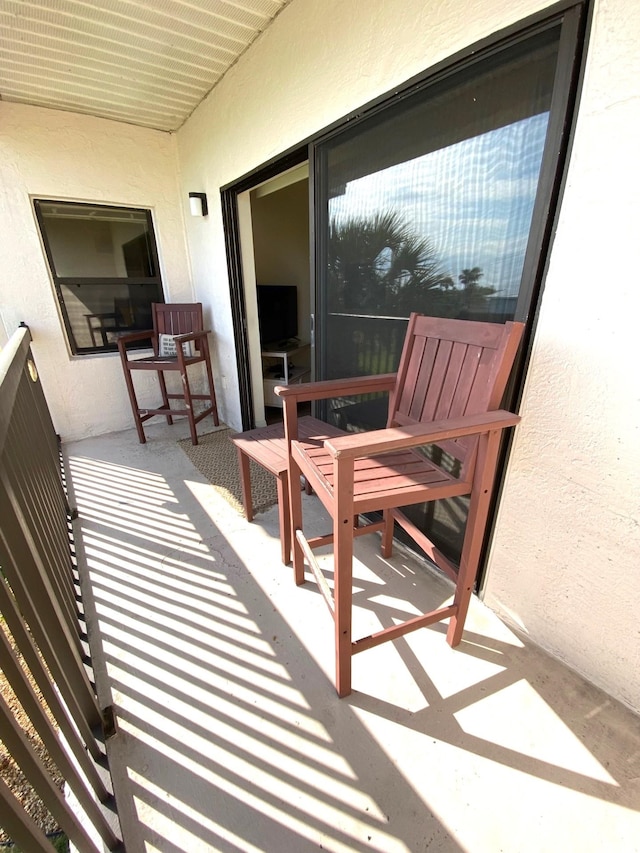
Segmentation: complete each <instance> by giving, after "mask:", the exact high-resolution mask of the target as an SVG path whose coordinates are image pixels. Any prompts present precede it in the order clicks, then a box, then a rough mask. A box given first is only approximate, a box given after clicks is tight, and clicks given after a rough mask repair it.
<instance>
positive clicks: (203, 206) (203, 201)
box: [189, 193, 209, 216]
mask: <svg viewBox="0 0 640 853" xmlns="http://www.w3.org/2000/svg"><path fill="white" fill-rule="evenodd" d="M189 208H190V210H191V215H192V216H207V214H208V213H209V208H208V206H207V194H206V193H189Z"/></svg>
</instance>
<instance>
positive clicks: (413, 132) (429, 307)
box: [315, 7, 580, 562]
mask: <svg viewBox="0 0 640 853" xmlns="http://www.w3.org/2000/svg"><path fill="white" fill-rule="evenodd" d="M579 21H580V10H579V8H578V7H575V9H573V10H567V12H566V13H563V14H560V15H558V16H557V17H556V18H555V19H551V20H548V21H543V22H541V23H540V24H539V25H536V26H532V27H530V28H529V29H528V30H527V31H525V32H523V33H514V34H513V35H512V36H509V37H507V38H505V40H504V41H503V42H502V43H501V44H496V45H493V46H492V47H491V49H488V50H485V51H477V52H476V51H474V52H473V53H472V54H470V55H469V56H468V57H465V58H464V60H462V61H460V62H459V63H458V64H457V65H456V66H455V67H452V68H449V69H447V70H446V73H444V72H442V73H440V74H438V75H434V76H433V78H427V79H425V80H424V81H422V82H420V83H419V84H417V85H416V86H415V87H414V88H413V89H410V90H407V92H405V93H403V96H402V97H398V96H393V97H391V98H389V99H387V100H386V101H385V102H384V103H382V104H380V105H378V106H376V107H374V108H372V109H371V110H370V111H368V112H367V111H365V112H364V113H363V115H362V116H361V117H359V118H358V119H355V120H354V121H352V122H349V123H347V124H344V125H342V126H340V127H338V128H337V129H335V130H332V131H330V133H329V134H328V135H327V136H326V137H325V139H323V140H321V141H320V142H319V143H318V144H317V145H316V149H315V154H316V170H315V176H316V185H315V216H316V221H315V226H316V227H315V235H316V240H317V244H316V316H315V320H316V324H315V328H316V367H317V372H316V378H318V379H321V380H322V379H337V378H341V377H345V376H357V375H362V374H373V373H387V372H391V371H394V370H396V369H397V366H398V361H399V358H400V351H401V347H402V343H403V340H404V332H405V329H406V324H407V317H408V316H409V313H410V312H411V311H421V312H423V313H425V314H429V315H432V316H443V317H458V318H461V319H470V320H482V321H493V322H504V321H505V320H510V319H513V318H516V319H518V320H523V321H526V320H527V319H528V318H529V317H530V314H531V305H532V302H533V300H534V299H535V295H536V291H537V289H538V288H539V287H540V279H539V278H538V276H539V275H540V271H541V269H542V266H543V260H542V259H543V253H544V250H545V247H544V244H543V242H542V241H543V240H544V235H545V233H546V232H547V225H546V222H545V220H546V215H547V214H546V213H545V212H546V211H548V210H549V207H550V202H551V197H552V194H553V192H554V180H555V177H554V176H555V175H557V174H559V171H560V169H561V167H562V163H561V161H560V160H558V152H559V151H561V150H562V144H561V140H560V138H559V134H560V133H561V131H562V129H563V128H566V127H567V126H568V125H569V122H568V121H567V119H566V110H567V109H568V107H569V106H570V104H571V91H570V90H569V89H568V88H567V84H570V83H571V81H572V80H573V79H575V78H574V77H573V76H572V75H570V74H568V73H567V70H568V68H569V67H570V66H571V63H572V62H575V61H577V59H578V57H579V51H578V50H577V45H578V44H579V39H578V33H579ZM563 113H565V115H563ZM323 405H324V408H321V409H320V412H319V413H320V416H321V417H323V418H324V419H326V420H327V421H329V422H330V423H335V424H336V425H338V426H340V427H341V428H343V429H347V430H353V431H358V430H360V429H371V428H373V429H376V428H379V427H382V426H384V424H385V422H386V418H387V400H386V396H383V395H379V396H373V395H370V396H368V397H365V398H339V399H334V400H332V401H327V402H326V403H324V404H323ZM405 511H406V513H407V515H408V516H409V518H411V520H412V521H413V522H414V523H415V524H416V525H417V526H418V527H419V528H420V529H422V530H423V531H424V532H426V533H427V535H428V536H429V538H430V539H432V541H434V542H435V543H436V544H437V546H438V547H439V548H440V549H441V550H442V551H443V552H444V554H445V555H446V556H447V557H449V559H451V560H452V561H454V562H458V561H459V558H460V549H461V546H462V537H463V533H464V528H465V521H466V517H467V512H468V503H467V501H466V500H465V499H461V498H455V499H449V500H442V501H438V502H437V503H436V504H425V505H416V506H412V507H410V508H405ZM401 536H402V534H401Z"/></svg>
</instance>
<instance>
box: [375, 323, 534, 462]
mask: <svg viewBox="0 0 640 853" xmlns="http://www.w3.org/2000/svg"><path fill="white" fill-rule="evenodd" d="M523 329H524V325H523V324H522V323H505V324H499V323H479V322H475V321H470V320H449V319H445V318H440V317H426V316H424V315H420V314H412V315H411V318H410V320H409V325H408V328H407V336H406V338H405V344H404V348H403V351H402V356H401V358H400V366H399V368H398V379H397V383H396V389H395V391H394V394H393V396H392V399H391V402H390V406H389V421H388V425H389V426H396V425H397V426H407V425H409V424H415V423H428V422H430V421H433V420H439V419H441V418H442V419H444V418H455V417H461V416H463V415H472V414H480V413H482V412H486V411H491V410H492V409H497V408H498V407H499V405H500V402H501V400H502V395H503V394H504V390H505V387H506V384H507V380H508V378H509V373H510V371H511V367H512V365H513V361H514V359H515V354H516V352H517V348H518V344H519V342H520V338H521V337H522V332H523ZM476 444H477V441H476V440H475V439H469V438H462V439H459V440H457V441H455V442H454V441H450V442H446V443H443V444H442V445H441V449H442V450H444V451H445V452H447V453H449V454H451V455H453V456H455V457H456V458H457V459H458V460H459V461H460V462H461V463H462V465H463V467H464V465H465V463H466V462H468V461H469V459H470V458H471V456H472V454H473V453H474V452H475V447H476Z"/></svg>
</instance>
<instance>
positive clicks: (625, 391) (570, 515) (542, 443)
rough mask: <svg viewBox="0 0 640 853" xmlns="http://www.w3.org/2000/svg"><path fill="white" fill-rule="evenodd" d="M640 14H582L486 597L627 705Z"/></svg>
mask: <svg viewBox="0 0 640 853" xmlns="http://www.w3.org/2000/svg"><path fill="white" fill-rule="evenodd" d="M639 42H640V6H639V5H638V4H637V3H632V2H621V0H619V2H601V3H599V4H597V8H596V15H595V18H594V23H593V29H592V34H591V43H590V49H589V60H588V66H587V73H586V78H585V85H584V91H583V95H582V101H581V106H580V114H579V121H578V126H577V129H576V138H575V143H574V146H573V151H572V157H571V165H570V169H569V174H568V179H567V187H566V191H565V195H564V199H563V203H562V209H561V216H560V221H559V224H558V229H557V234H556V239H555V243H554V247H553V253H552V256H551V262H550V266H549V272H548V275H547V281H546V288H545V292H544V298H543V300H542V306H541V313H540V319H539V322H538V327H537V330H536V339H535V347H534V352H533V359H532V363H531V367H530V370H529V375H528V381H527V387H526V394H525V398H524V401H523V406H522V414H523V417H524V420H523V425H522V428H521V429H520V430H519V432H518V437H517V441H516V445H515V449H514V453H513V456H512V460H511V464H510V467H509V475H508V479H507V483H506V489H505V495H504V499H503V501H502V507H501V512H500V517H499V524H498V529H497V533H496V536H495V538H494V546H493V554H492V561H491V571H490V574H489V581H488V587H487V594H486V601H487V603H488V604H489V605H490V606H491V607H493V608H494V609H497V610H498V611H500V612H501V613H504V614H506V615H511V617H512V618H515V619H516V620H517V621H518V622H519V623H520V624H521V625H522V627H523V628H524V630H525V631H527V632H528V633H529V634H531V636H533V637H534V638H535V639H536V640H537V641H538V642H541V643H542V644H543V645H544V646H545V647H546V648H547V649H549V650H550V651H552V652H553V653H554V654H557V655H558V656H559V657H561V658H563V659H564V660H567V661H568V662H569V663H570V664H571V665H572V666H574V667H575V668H576V669H578V670H579V671H580V672H582V673H584V674H585V675H587V677H589V678H590V679H592V680H593V681H595V682H596V683H597V684H599V685H601V686H603V687H605V689H607V690H609V691H610V692H612V693H613V694H615V695H617V696H618V697H620V698H621V699H622V700H623V701H624V702H625V703H626V704H628V705H630V706H631V707H633V708H635V709H636V710H640V627H639V624H638V607H639V602H640V571H639V569H640V531H639V520H640V378H639V377H640V371H639V370H638V345H637V341H638V314H639V311H638V309H639V307H640V297H639V293H640V291H639V289H638V286H637V282H636V280H635V275H634V273H633V264H634V259H633V248H634V246H636V245H637V243H636V240H637V239H638V238H637V233H638V223H639V222H640V171H639V170H638V167H637V162H636V161H637V157H638V151H639V150H640V85H639V83H638V81H639V80H640V53H639V52H638V43H639Z"/></svg>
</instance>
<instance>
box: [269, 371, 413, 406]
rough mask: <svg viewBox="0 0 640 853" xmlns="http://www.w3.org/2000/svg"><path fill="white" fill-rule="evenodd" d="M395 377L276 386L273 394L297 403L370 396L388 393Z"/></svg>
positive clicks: (384, 376) (388, 374) (352, 378)
mask: <svg viewBox="0 0 640 853" xmlns="http://www.w3.org/2000/svg"><path fill="white" fill-rule="evenodd" d="M396 375H397V374H395V373H382V374H380V375H378V376H354V377H350V378H348V379H329V380H324V381H321V382H301V383H299V384H296V385H277V386H276V388H275V392H276V394H277V395H278V396H279V397H283V398H285V399H287V398H291V397H293V398H295V399H296V401H297V402H306V401H308V400H325V399H326V398H327V397H342V396H343V395H344V394H370V393H372V392H374V391H390V390H391V389H392V388H393V387H394V386H395V384H396Z"/></svg>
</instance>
